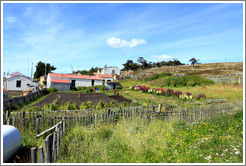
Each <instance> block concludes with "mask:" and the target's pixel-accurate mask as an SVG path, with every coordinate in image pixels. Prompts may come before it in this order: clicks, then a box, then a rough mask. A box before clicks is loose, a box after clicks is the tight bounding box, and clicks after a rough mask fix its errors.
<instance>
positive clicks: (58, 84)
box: [51, 79, 71, 91]
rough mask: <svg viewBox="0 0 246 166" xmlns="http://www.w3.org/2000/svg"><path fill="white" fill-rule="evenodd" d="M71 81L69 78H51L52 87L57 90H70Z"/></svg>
mask: <svg viewBox="0 0 246 166" xmlns="http://www.w3.org/2000/svg"><path fill="white" fill-rule="evenodd" d="M70 85H71V82H70V81H69V80H61V79H51V87H54V88H56V89H57V91H70Z"/></svg>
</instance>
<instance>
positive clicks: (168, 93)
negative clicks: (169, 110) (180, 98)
mask: <svg viewBox="0 0 246 166" xmlns="http://www.w3.org/2000/svg"><path fill="white" fill-rule="evenodd" d="M166 95H167V96H171V95H174V90H172V89H167V90H166Z"/></svg>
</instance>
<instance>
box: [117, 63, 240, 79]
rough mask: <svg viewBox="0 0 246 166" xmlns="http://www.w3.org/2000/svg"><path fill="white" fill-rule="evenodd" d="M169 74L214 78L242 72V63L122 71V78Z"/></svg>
mask: <svg viewBox="0 0 246 166" xmlns="http://www.w3.org/2000/svg"><path fill="white" fill-rule="evenodd" d="M163 72H169V73H174V74H185V75H200V76H205V77H206V76H216V75H227V74H235V73H242V72H243V62H227V63H225V62H224V63H203V64H196V65H194V66H192V65H182V66H163V67H154V68H151V69H146V70H144V71H143V72H141V70H138V71H128V72H127V71H122V72H121V74H122V76H123V77H124V76H125V77H126V76H131V75H133V76H137V77H140V76H141V75H143V74H144V75H147V74H154V73H163Z"/></svg>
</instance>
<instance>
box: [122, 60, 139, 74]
mask: <svg viewBox="0 0 246 166" xmlns="http://www.w3.org/2000/svg"><path fill="white" fill-rule="evenodd" d="M123 66H124V68H123V69H122V70H126V71H129V70H138V68H139V65H138V64H137V63H133V61H132V60H129V59H128V60H127V61H126V63H124V64H123Z"/></svg>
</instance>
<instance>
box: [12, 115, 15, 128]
mask: <svg viewBox="0 0 246 166" xmlns="http://www.w3.org/2000/svg"><path fill="white" fill-rule="evenodd" d="M12 126H15V116H13V117H12Z"/></svg>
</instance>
